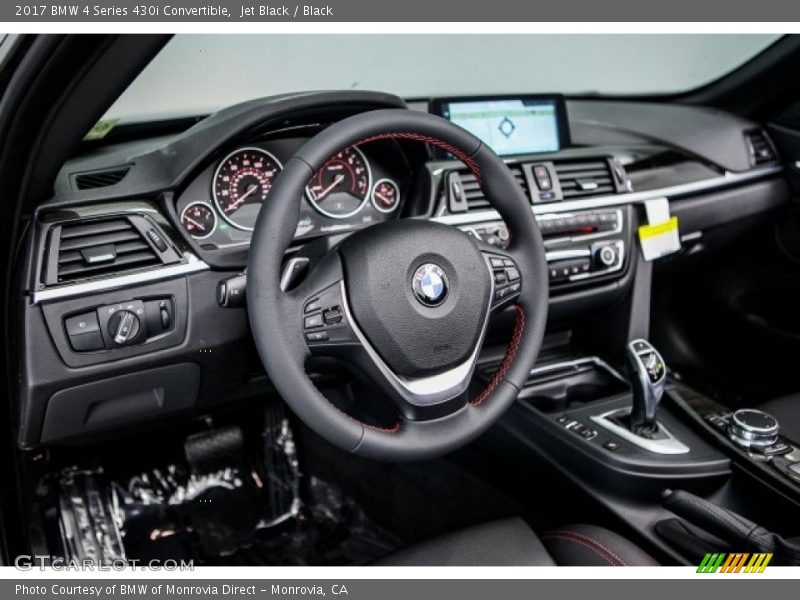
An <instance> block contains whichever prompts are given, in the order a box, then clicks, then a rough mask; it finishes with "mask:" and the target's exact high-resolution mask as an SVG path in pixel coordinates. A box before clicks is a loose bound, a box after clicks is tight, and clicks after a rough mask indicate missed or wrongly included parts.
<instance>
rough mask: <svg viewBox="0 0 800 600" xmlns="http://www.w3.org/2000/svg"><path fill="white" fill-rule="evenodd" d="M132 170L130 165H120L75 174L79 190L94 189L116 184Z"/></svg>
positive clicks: (76, 185)
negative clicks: (113, 167)
mask: <svg viewBox="0 0 800 600" xmlns="http://www.w3.org/2000/svg"><path fill="white" fill-rule="evenodd" d="M130 170H131V168H130V167H119V168H116V169H108V170H105V171H87V172H86V173H79V174H77V175H75V176H74V181H75V187H76V188H78V189H79V190H92V189H95V188H101V187H108V186H110V185H116V184H117V183H119V182H120V181H122V180H123V179H125V175H127V174H128V171H130Z"/></svg>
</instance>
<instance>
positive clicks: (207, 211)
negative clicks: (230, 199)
mask: <svg viewBox="0 0 800 600" xmlns="http://www.w3.org/2000/svg"><path fill="white" fill-rule="evenodd" d="M181 224H182V225H183V226H184V227H185V228H186V231H188V232H189V235H191V236H192V237H193V238H194V239H196V240H204V239H206V238H207V237H208V236H210V235H211V234H212V233H214V230H215V229H216V228H217V215H216V214H214V210H213V209H212V208H211V207H210V206H209V205H208V204H206V203H204V202H192V203H191V204H189V205H188V206H187V207H186V208H184V209H183V212H182V213H181Z"/></svg>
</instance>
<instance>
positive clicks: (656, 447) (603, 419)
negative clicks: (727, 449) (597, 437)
mask: <svg viewBox="0 0 800 600" xmlns="http://www.w3.org/2000/svg"><path fill="white" fill-rule="evenodd" d="M627 416H630V409H627V408H617V409H614V410H610V411H608V412H605V413H603V414H601V415H596V416H592V417H589V418H590V419H591V420H592V421H594V422H595V423H597V424H598V425H600V426H601V427H604V428H605V429H607V430H608V431H610V432H611V433H613V434H615V435H617V436H619V437H621V438H622V439H624V440H625V441H628V442H630V443H631V444H635V445H637V446H639V447H640V448H643V449H644V450H647V451H648V452H653V453H655V454H688V453H689V451H690V450H689V447H688V446H687V445H686V444H684V443H683V442H681V441H679V440H678V439H677V438H676V437H675V436H674V435H672V434H671V433H670V432H669V430H668V429H667V428H666V427H664V425H662V424H661V423H659V424H658V430H657V432H658V434H659V435H661V437H660V438H657V439H650V438H646V437H642V436H640V435H637V434H635V433H633V432H632V431H631V430H629V429H626V428H625V427H621V426H620V425H617V424H616V423H615V422H614V421H613V419H615V418H619V417H627Z"/></svg>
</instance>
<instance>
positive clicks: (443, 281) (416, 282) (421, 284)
mask: <svg viewBox="0 0 800 600" xmlns="http://www.w3.org/2000/svg"><path fill="white" fill-rule="evenodd" d="M411 286H412V288H413V289H414V295H415V296H416V297H417V300H419V301H420V302H421V303H422V304H424V305H425V306H439V305H440V304H441V303H442V302H444V300H445V298H447V275H445V274H444V271H443V270H442V268H441V267H440V266H439V265H435V264H433V263H425V264H424V265H422V266H421V267H420V268H418V269H417V270H416V271H415V272H414V278H413V279H412V281H411Z"/></svg>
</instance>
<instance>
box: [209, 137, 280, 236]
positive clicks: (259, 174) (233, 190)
mask: <svg viewBox="0 0 800 600" xmlns="http://www.w3.org/2000/svg"><path fill="white" fill-rule="evenodd" d="M282 168H283V166H282V165H281V163H280V161H278V159H277V158H275V157H274V156H273V155H272V154H270V153H269V152H266V151H264V150H261V149H259V148H240V149H239V150H236V151H235V152H232V153H231V154H229V155H228V156H226V157H225V158H224V159H223V160H222V162H220V163H219V166H218V167H217V172H216V173H215V174H214V183H213V184H212V185H213V190H212V191H213V195H214V203H215V204H216V205H217V208H218V209H219V212H220V214H221V215H222V218H223V219H225V220H226V221H227V222H228V223H230V224H231V225H233V226H234V227H238V228H239V229H245V230H247V231H252V230H253V227H254V226H255V224H256V218H257V217H258V211H259V210H260V209H261V203H262V202H264V200H266V198H267V194H269V191H270V189H272V183H273V182H274V181H275V177H277V175H278V173H279V172H280V170H281V169H282Z"/></svg>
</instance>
